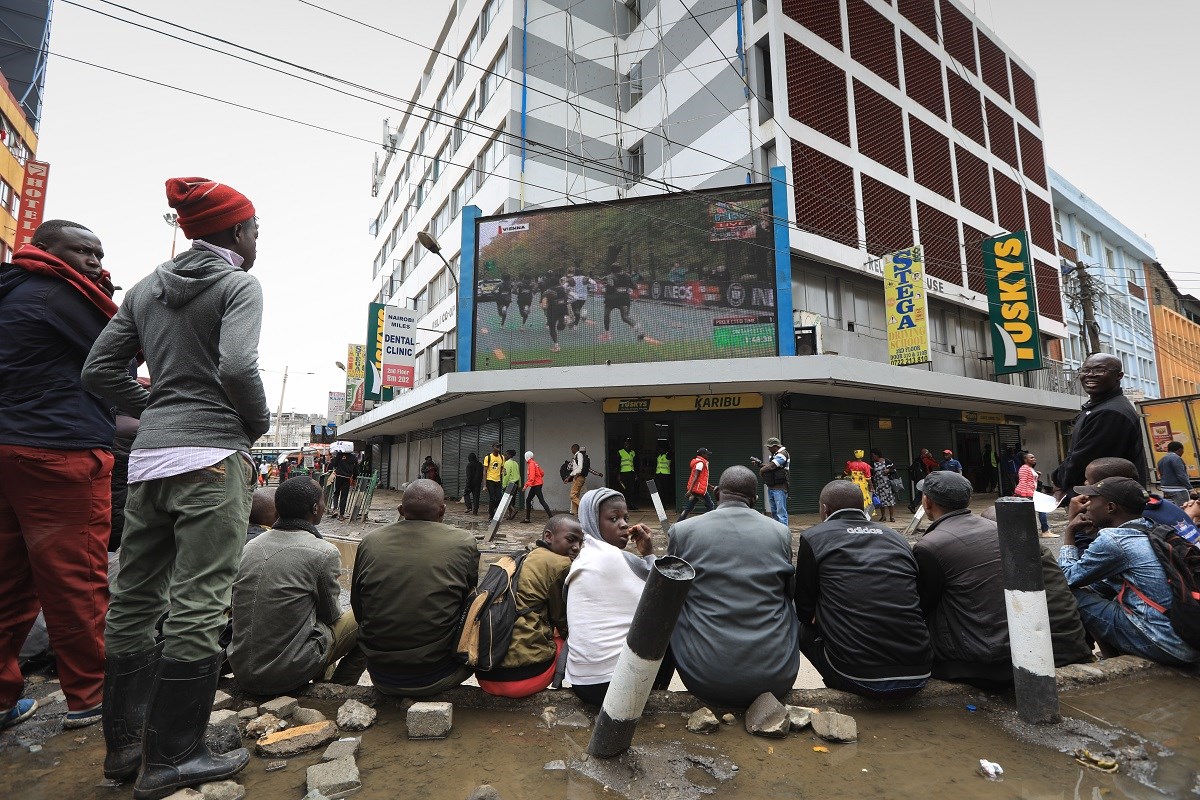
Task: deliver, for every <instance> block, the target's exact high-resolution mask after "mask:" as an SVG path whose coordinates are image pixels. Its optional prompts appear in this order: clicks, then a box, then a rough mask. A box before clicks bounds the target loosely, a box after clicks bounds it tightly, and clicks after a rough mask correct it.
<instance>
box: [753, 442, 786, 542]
mask: <svg viewBox="0 0 1200 800" xmlns="http://www.w3.org/2000/svg"><path fill="white" fill-rule="evenodd" d="M767 449H768V450H770V451H771V457H770V458H768V459H767V460H766V462H765V463H763V465H762V466H760V467H759V468H758V471H759V473H760V474H761V475H762V477H763V482H764V483H765V484H766V485H767V498H768V500H769V501H770V504H771V516H772V517H774V518H775V519H776V520H777V521H778V522H782V523H783V524H784V525H787V524H788V511H787V500H788V475H789V470H790V469H791V467H792V457H791V455H789V454H788V451H787V448H786V447H784V446H783V445H782V444H780V443H779V440H778V439H776V438H775V437H774V436H772V437H771V438H770V439H767Z"/></svg>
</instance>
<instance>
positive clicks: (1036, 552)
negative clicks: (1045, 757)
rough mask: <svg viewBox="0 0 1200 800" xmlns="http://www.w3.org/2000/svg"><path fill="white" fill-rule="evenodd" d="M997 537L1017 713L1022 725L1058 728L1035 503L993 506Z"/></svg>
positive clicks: (1010, 501) (1011, 500)
mask: <svg viewBox="0 0 1200 800" xmlns="http://www.w3.org/2000/svg"><path fill="white" fill-rule="evenodd" d="M996 527H997V528H998V529H999V532H1000V565H1001V568H1002V569H1003V571H1004V605H1005V607H1006V608H1007V610H1008V645H1009V650H1010V652H1011V654H1012V665H1013V688H1014V690H1015V692H1016V696H1017V713H1018V714H1019V715H1020V717H1021V719H1022V720H1024V721H1025V722H1029V723H1033V724H1049V723H1054V722H1059V721H1060V720H1061V719H1062V717H1061V716H1060V715H1059V711H1058V686H1057V685H1056V683H1055V679H1054V646H1053V644H1052V642H1051V639H1050V612H1049V610H1048V608H1047V606H1046V585H1045V583H1044V582H1043V580H1042V550H1041V543H1040V542H1039V540H1038V524H1037V515H1036V514H1035V513H1034V508H1033V501H1032V500H1030V499H1028V498H1024V497H1002V498H1000V499H999V500H997V501H996Z"/></svg>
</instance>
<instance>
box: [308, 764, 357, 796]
mask: <svg viewBox="0 0 1200 800" xmlns="http://www.w3.org/2000/svg"><path fill="white" fill-rule="evenodd" d="M361 788H362V781H361V780H359V777H358V765H357V764H355V763H354V759H352V758H339V759H338V760H336V761H324V762H322V763H320V764H313V765H312V766H311V767H309V768H308V791H309V792H314V791H315V792H320V793H321V794H323V795H325V796H326V797H327V798H329V800H337V798H339V797H345V796H346V795H348V794H350V793H351V792H354V791H357V790H358V789H361Z"/></svg>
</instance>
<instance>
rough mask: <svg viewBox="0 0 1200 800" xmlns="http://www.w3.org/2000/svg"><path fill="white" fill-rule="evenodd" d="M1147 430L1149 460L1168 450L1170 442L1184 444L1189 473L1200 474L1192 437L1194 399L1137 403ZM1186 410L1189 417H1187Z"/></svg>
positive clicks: (1194, 409) (1159, 457) (1156, 460)
mask: <svg viewBox="0 0 1200 800" xmlns="http://www.w3.org/2000/svg"><path fill="white" fill-rule="evenodd" d="M1138 408H1139V409H1140V410H1141V412H1142V419H1144V420H1145V421H1146V432H1147V433H1148V434H1149V435H1150V449H1151V453H1150V460H1151V461H1153V462H1154V463H1155V464H1157V463H1158V461H1159V459H1161V458H1162V457H1163V456H1165V455H1166V454H1167V446H1168V445H1170V444H1171V442H1181V443H1182V444H1183V462H1184V464H1186V465H1187V470H1188V475H1191V476H1193V477H1200V473H1197V471H1196V465H1195V464H1194V463H1192V462H1194V461H1195V460H1196V442H1195V441H1194V439H1193V437H1192V420H1193V419H1195V414H1196V412H1197V411H1198V410H1200V409H1197V407H1196V400H1195V399H1182V398H1180V399H1168V400H1149V401H1146V402H1142V403H1138ZM1189 411H1190V413H1191V418H1190V419H1189Z"/></svg>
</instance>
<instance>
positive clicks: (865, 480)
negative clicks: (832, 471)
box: [846, 450, 875, 516]
mask: <svg viewBox="0 0 1200 800" xmlns="http://www.w3.org/2000/svg"><path fill="white" fill-rule="evenodd" d="M865 455H866V452H865V451H863V450H855V451H854V458H853V459H851V460H850V461H847V462H846V478H847V479H848V480H851V481H853V482H854V484H855V485H856V486H857V487H858V489H859V491H860V492H862V494H863V510H864V511H866V512H867V516H872V515H874V513H875V505H874V504H873V503H872V502H871V465H870V464H868V463H867V462H866V461H863V457H864V456H865Z"/></svg>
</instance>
